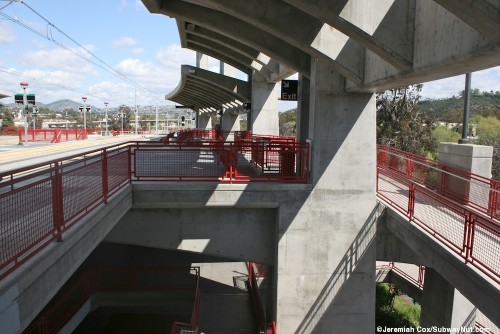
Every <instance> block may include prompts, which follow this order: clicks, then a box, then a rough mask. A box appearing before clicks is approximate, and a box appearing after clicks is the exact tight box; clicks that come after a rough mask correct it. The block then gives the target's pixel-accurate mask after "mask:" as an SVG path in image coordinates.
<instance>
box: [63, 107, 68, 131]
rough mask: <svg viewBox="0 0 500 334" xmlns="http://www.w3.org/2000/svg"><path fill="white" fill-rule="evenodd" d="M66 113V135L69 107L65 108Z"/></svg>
mask: <svg viewBox="0 0 500 334" xmlns="http://www.w3.org/2000/svg"><path fill="white" fill-rule="evenodd" d="M64 113H65V114H66V136H67V135H68V108H64Z"/></svg>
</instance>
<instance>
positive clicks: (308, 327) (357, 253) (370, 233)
mask: <svg viewBox="0 0 500 334" xmlns="http://www.w3.org/2000/svg"><path fill="white" fill-rule="evenodd" d="M383 210H384V208H383V207H382V206H381V205H380V204H377V206H376V207H375V208H374V209H373V211H372V213H371V214H370V216H369V217H368V219H367V221H366V222H365V224H364V225H363V227H362V228H361V230H360V231H359V233H358V235H357V236H356V238H355V239H354V241H353V243H352V244H351V247H349V249H348V250H347V252H346V253H345V255H344V257H343V258H342V260H341V261H340V263H339V265H338V266H337V268H336V269H335V271H334V272H333V274H332V275H331V277H330V279H329V280H328V282H327V284H326V285H325V287H324V288H323V290H322V291H321V293H320V294H319V297H318V298H317V299H316V301H315V302H314V304H313V305H312V307H311V309H310V310H309V312H308V313H307V315H306V317H305V318H304V320H303V321H302V323H301V324H300V326H299V327H298V329H297V330H296V331H295V333H296V334H300V333H312V332H313V331H314V330H315V328H317V326H318V324H320V322H321V321H322V317H323V315H325V314H326V313H327V312H328V309H329V308H330V306H331V305H332V304H333V303H334V301H335V299H336V298H337V297H338V296H339V292H341V291H342V289H344V285H345V283H346V282H348V280H349V278H350V277H351V275H352V274H353V273H354V272H355V270H356V268H357V266H358V264H360V262H361V260H362V259H363V255H364V253H365V251H366V250H367V249H368V248H369V247H370V246H372V245H374V239H375V234H376V226H377V221H378V219H379V217H381V215H382V213H383ZM373 274H375V273H373ZM374 284H375V283H374Z"/></svg>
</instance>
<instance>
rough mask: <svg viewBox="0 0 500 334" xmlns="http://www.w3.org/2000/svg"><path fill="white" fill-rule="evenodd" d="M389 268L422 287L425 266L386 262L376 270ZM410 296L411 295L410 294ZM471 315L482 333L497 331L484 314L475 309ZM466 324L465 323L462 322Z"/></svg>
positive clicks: (491, 333)
mask: <svg viewBox="0 0 500 334" xmlns="http://www.w3.org/2000/svg"><path fill="white" fill-rule="evenodd" d="M381 269H383V270H391V271H393V272H396V273H397V274H398V275H400V276H401V277H403V278H405V279H406V280H407V281H409V282H411V283H413V284H415V285H416V286H417V287H418V288H420V289H423V288H424V278H425V267H424V266H419V265H415V264H410V263H398V262H388V263H384V264H382V265H377V270H381ZM410 297H412V296H410ZM473 312H474V313H473V316H475V324H474V325H475V327H476V328H480V329H482V333H490V334H493V333H498V331H499V329H498V328H497V327H496V326H495V324H494V323H493V322H492V321H491V320H489V319H488V318H486V316H485V315H484V314H483V313H481V312H480V311H479V310H477V309H475V310H474V311H473ZM464 325H466V324H464Z"/></svg>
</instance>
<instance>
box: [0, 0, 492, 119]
mask: <svg viewBox="0 0 500 334" xmlns="http://www.w3.org/2000/svg"><path fill="white" fill-rule="evenodd" d="M47 21H48V22H49V23H47ZM26 27H27V28H26ZM195 58H196V57H195V53H194V52H193V51H191V50H188V49H183V48H181V46H180V41H179V35H178V30H177V26H176V23H175V20H174V19H171V18H169V17H168V16H165V15H158V14H151V13H149V11H148V10H147V9H146V8H145V7H144V5H143V4H142V2H141V1H140V0H86V1H68V0H25V1H24V3H23V2H21V1H19V0H16V1H10V0H0V91H6V92H10V93H12V94H14V93H20V92H22V89H21V87H20V82H28V84H29V86H28V88H27V91H28V93H34V94H35V95H36V99H37V101H40V102H42V103H50V102H54V101H57V100H61V99H71V100H73V101H81V98H82V97H83V96H86V97H87V103H88V104H92V105H94V106H96V107H98V108H99V107H104V102H108V103H109V106H110V107H116V106H119V105H122V104H126V105H129V106H133V105H139V106H149V105H163V104H173V102H170V101H165V100H164V96H165V94H168V93H170V92H171V91H173V90H174V89H175V87H176V86H177V84H178V83H179V80H180V68H181V65H183V64H187V65H195ZM88 60H90V61H91V62H89V61H88ZM209 67H210V69H212V70H215V69H218V62H217V61H216V60H215V59H211V60H209ZM123 76H124V77H125V78H126V79H123ZM464 82H465V78H464V76H458V77H453V78H448V79H444V80H439V81H434V82H430V83H424V87H423V90H422V98H424V99H425V98H446V97H451V96H453V95H457V94H458V92H459V91H461V90H463V89H464ZM472 87H473V88H478V89H480V90H487V91H490V90H493V91H500V67H495V68H493V69H489V70H485V71H480V72H475V73H474V74H473V75H472ZM6 100H8V99H3V100H2V102H3V103H6ZM295 105H296V104H295V103H293V102H283V101H280V102H279V108H280V110H288V109H290V108H293V107H294V106H295Z"/></svg>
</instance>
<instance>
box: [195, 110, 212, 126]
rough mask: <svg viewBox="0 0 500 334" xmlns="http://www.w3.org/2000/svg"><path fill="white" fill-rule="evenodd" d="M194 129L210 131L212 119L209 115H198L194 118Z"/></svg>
mask: <svg viewBox="0 0 500 334" xmlns="http://www.w3.org/2000/svg"><path fill="white" fill-rule="evenodd" d="M196 127H197V128H199V129H211V128H212V118H211V117H210V114H209V113H202V114H198V116H197V118H196Z"/></svg>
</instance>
